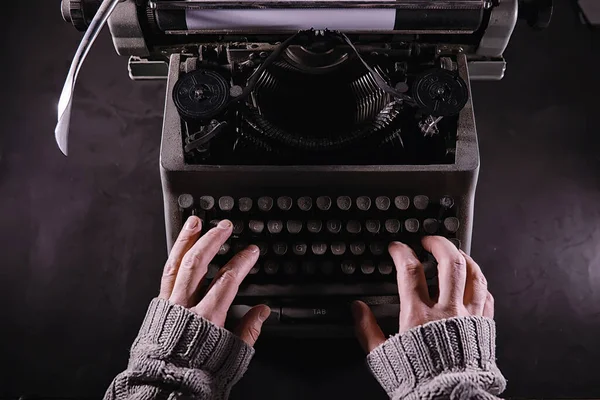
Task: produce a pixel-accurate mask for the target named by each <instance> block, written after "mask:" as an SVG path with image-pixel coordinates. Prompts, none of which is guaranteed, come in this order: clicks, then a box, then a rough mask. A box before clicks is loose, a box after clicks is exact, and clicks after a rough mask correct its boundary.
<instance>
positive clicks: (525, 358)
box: [0, 0, 600, 400]
mask: <svg viewBox="0 0 600 400" xmlns="http://www.w3.org/2000/svg"><path fill="white" fill-rule="evenodd" d="M55 3H56V4H55ZM57 3H58V2H48V1H43V0H31V1H30V2H26V3H25V2H10V3H9V4H7V5H3V11H2V13H1V14H0V27H1V29H2V33H1V34H0V45H1V46H2V47H1V50H2V59H1V62H0V72H2V74H1V75H0V76H2V78H3V79H2V82H3V83H2V96H0V102H1V103H0V116H1V120H2V128H1V133H2V134H1V136H0V226H1V227H2V231H1V236H0V238H1V240H0V250H1V254H2V257H1V258H0V260H1V261H0V266H1V267H0V274H1V275H0V278H1V279H0V282H1V283H0V284H1V290H0V296H1V297H0V300H2V304H3V305H4V306H3V307H2V314H3V315H2V329H1V332H2V333H1V335H2V336H1V341H0V359H2V364H3V373H2V374H0V397H2V396H9V395H11V396H17V395H21V394H38V395H46V396H68V397H80V398H82V397H85V398H98V397H100V396H101V395H102V393H103V391H104V389H105V387H106V386H107V385H108V383H109V381H110V379H111V378H112V377H113V376H114V375H115V374H116V373H117V372H119V370H120V369H122V368H124V366H125V363H126V359H127V349H128V346H129V345H130V343H131V341H132V340H133V338H134V336H135V334H136V331H137V329H138V327H139V323H140V322H141V320H142V318H143V315H144V311H145V307H146V304H147V302H148V300H149V299H150V298H151V297H152V296H153V295H155V293H156V290H157V288H158V279H159V276H160V269H161V267H162V262H163V260H164V258H165V250H164V249H165V245H164V223H163V216H162V199H161V191H160V179H159V176H158V145H159V139H160V130H161V118H162V104H163V91H164V84H162V83H134V82H130V81H129V80H128V78H127V73H126V60H125V59H122V58H119V57H117V56H116V55H115V54H114V51H113V49H112V45H111V43H110V37H109V35H108V34H107V33H106V32H105V33H104V34H103V35H102V37H101V39H100V42H99V43H98V45H97V46H96V47H95V48H94V49H93V51H92V53H91V55H90V58H89V61H88V63H87V64H86V66H85V67H84V69H83V71H82V74H81V81H80V84H79V86H78V88H77V95H76V101H75V107H74V110H75V111H74V116H73V124H72V141H71V156H70V157H69V158H64V157H63V156H62V155H61V154H60V152H59V150H58V149H57V147H56V145H55V143H54V139H53V128H54V123H55V105H56V102H57V99H58V94H59V93H60V89H61V85H62V82H63V79H64V77H65V75H66V72H67V69H68V63H69V60H70V57H71V56H72V54H73V52H74V50H75V47H76V45H77V41H78V39H79V37H80V35H79V34H78V33H77V32H76V31H74V29H73V28H71V27H69V26H68V25H67V24H65V23H63V22H62V20H61V18H60V14H59V9H58V4H57ZM556 15H557V17H556V19H555V23H554V25H553V26H552V27H551V29H550V30H548V31H546V32H543V33H534V32H531V31H530V30H529V29H528V28H527V27H525V26H523V25H520V26H519V28H518V29H517V31H516V32H515V36H514V38H513V40H512V42H511V44H510V48H509V50H508V52H507V54H506V56H507V58H508V61H509V70H508V72H507V76H506V79H505V80H504V81H502V82H489V83H476V84H475V85H474V100H475V110H476V116H477V123H478V129H479V135H480V145H481V156H482V167H481V176H480V185H479V189H478V192H477V201H476V212H475V217H476V219H475V233H474V235H475V236H474V240H473V254H474V256H475V258H476V259H477V260H478V261H479V262H480V264H481V265H482V267H483V269H484V271H485V273H486V274H487V277H488V280H489V282H490V286H491V290H492V292H493V293H494V295H495V297H496V305H497V309H496V315H497V322H498V330H499V338H498V363H499V365H500V367H501V368H502V370H503V372H504V373H505V375H506V376H507V378H508V387H509V389H508V391H507V392H506V394H507V395H509V396H517V397H538V398H539V397H588V398H589V397H598V396H599V395H600V385H599V384H598V383H597V382H598V372H597V371H598V369H597V360H598V359H600V346H599V345H598V341H597V337H598V334H599V333H600V156H599V155H598V154H599V152H598V149H599V148H600V140H599V136H598V134H597V132H598V129H597V121H596V120H597V113H598V105H599V102H598V100H597V94H598V93H599V92H600V78H599V77H598V73H597V70H598V69H597V66H598V65H599V64H600V36H599V33H598V32H595V33H590V32H589V31H587V30H586V29H585V28H584V27H583V26H581V25H579V23H578V20H577V18H576V16H575V14H574V13H573V12H572V10H571V9H570V8H569V7H568V6H567V1H566V0H562V1H558V11H557V13H556ZM25 27H26V28H27V29H25ZM249 393H251V395H250V394H249ZM255 397H260V398H263V399H280V398H286V399H290V400H293V399H304V398H312V399H328V398H352V399H363V398H371V399H377V398H379V399H384V398H385V395H384V393H383V392H382V391H381V390H380V389H379V388H378V386H377V384H376V383H375V382H374V380H373V379H372V378H371V377H370V376H369V374H368V372H367V370H366V369H365V367H364V363H363V358H362V354H361V352H360V350H359V349H358V347H357V346H356V344H355V343H354V342H353V341H338V342H315V341H312V342H309V341H306V342H302V341H293V342H291V341H282V340H278V341H271V342H266V341H263V342H261V343H259V345H258V348H257V355H256V358H255V360H254V361H253V363H252V365H251V367H250V370H249V371H248V374H247V376H246V377H245V378H244V379H243V380H242V381H241V382H240V383H239V384H238V385H237V387H236V388H235V390H234V392H233V395H232V398H234V399H242V398H246V399H247V398H255Z"/></svg>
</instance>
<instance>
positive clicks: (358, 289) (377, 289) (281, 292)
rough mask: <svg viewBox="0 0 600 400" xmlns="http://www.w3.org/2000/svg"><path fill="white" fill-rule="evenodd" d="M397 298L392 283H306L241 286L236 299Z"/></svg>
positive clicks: (395, 286)
mask: <svg viewBox="0 0 600 400" xmlns="http://www.w3.org/2000/svg"><path fill="white" fill-rule="evenodd" d="M328 295H345V296H397V295H398V285H397V284H396V283H395V282H394V283H392V282H379V283H355V284H341V283H308V284H304V283H303V284H265V285H258V284H254V283H250V284H242V285H241V286H240V288H239V290H238V297H255V296H256V297H295V296H328Z"/></svg>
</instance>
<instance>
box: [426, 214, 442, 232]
mask: <svg viewBox="0 0 600 400" xmlns="http://www.w3.org/2000/svg"><path fill="white" fill-rule="evenodd" d="M439 227H440V223H439V222H438V220H437V219H433V218H427V219H426V220H425V221H423V230H424V231H425V232H426V233H428V234H430V235H433V234H435V233H436V232H437V230H438V229H439Z"/></svg>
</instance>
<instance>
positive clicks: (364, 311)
mask: <svg viewBox="0 0 600 400" xmlns="http://www.w3.org/2000/svg"><path fill="white" fill-rule="evenodd" d="M352 315H353V317H354V329H355V331H356V337H357V338H358V341H359V343H360V345H361V347H362V348H363V350H364V351H365V352H366V353H370V352H371V350H373V349H374V348H375V347H377V346H379V345H380V344H381V343H383V342H385V335H384V334H383V332H382V331H381V328H380V327H379V325H378V324H377V321H376V320H375V316H374V315H373V312H372V311H371V309H370V308H369V306H368V305H366V304H365V303H363V302H362V301H355V302H353V303H352Z"/></svg>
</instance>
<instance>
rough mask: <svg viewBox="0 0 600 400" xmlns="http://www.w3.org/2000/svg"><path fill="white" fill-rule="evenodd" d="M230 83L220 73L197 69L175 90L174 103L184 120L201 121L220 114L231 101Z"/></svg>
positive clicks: (184, 76)
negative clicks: (229, 100) (228, 101)
mask: <svg viewBox="0 0 600 400" xmlns="http://www.w3.org/2000/svg"><path fill="white" fill-rule="evenodd" d="M229 89H230V88H229V83H228V82H227V81H226V80H225V78H224V77H223V76H222V75H221V74H219V73H218V72H215V71H211V70H208V69H197V70H195V71H192V72H189V73H187V74H185V75H183V76H182V77H181V78H179V80H178V81H177V83H176V84H175V87H174V88H173V101H174V102H175V106H176V107H177V110H178V111H179V114H180V115H181V117H182V118H183V119H187V120H201V119H207V118H212V117H214V116H215V115H217V114H219V113H220V112H221V111H222V110H223V108H224V107H225V105H226V104H227V100H228V99H229Z"/></svg>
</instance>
